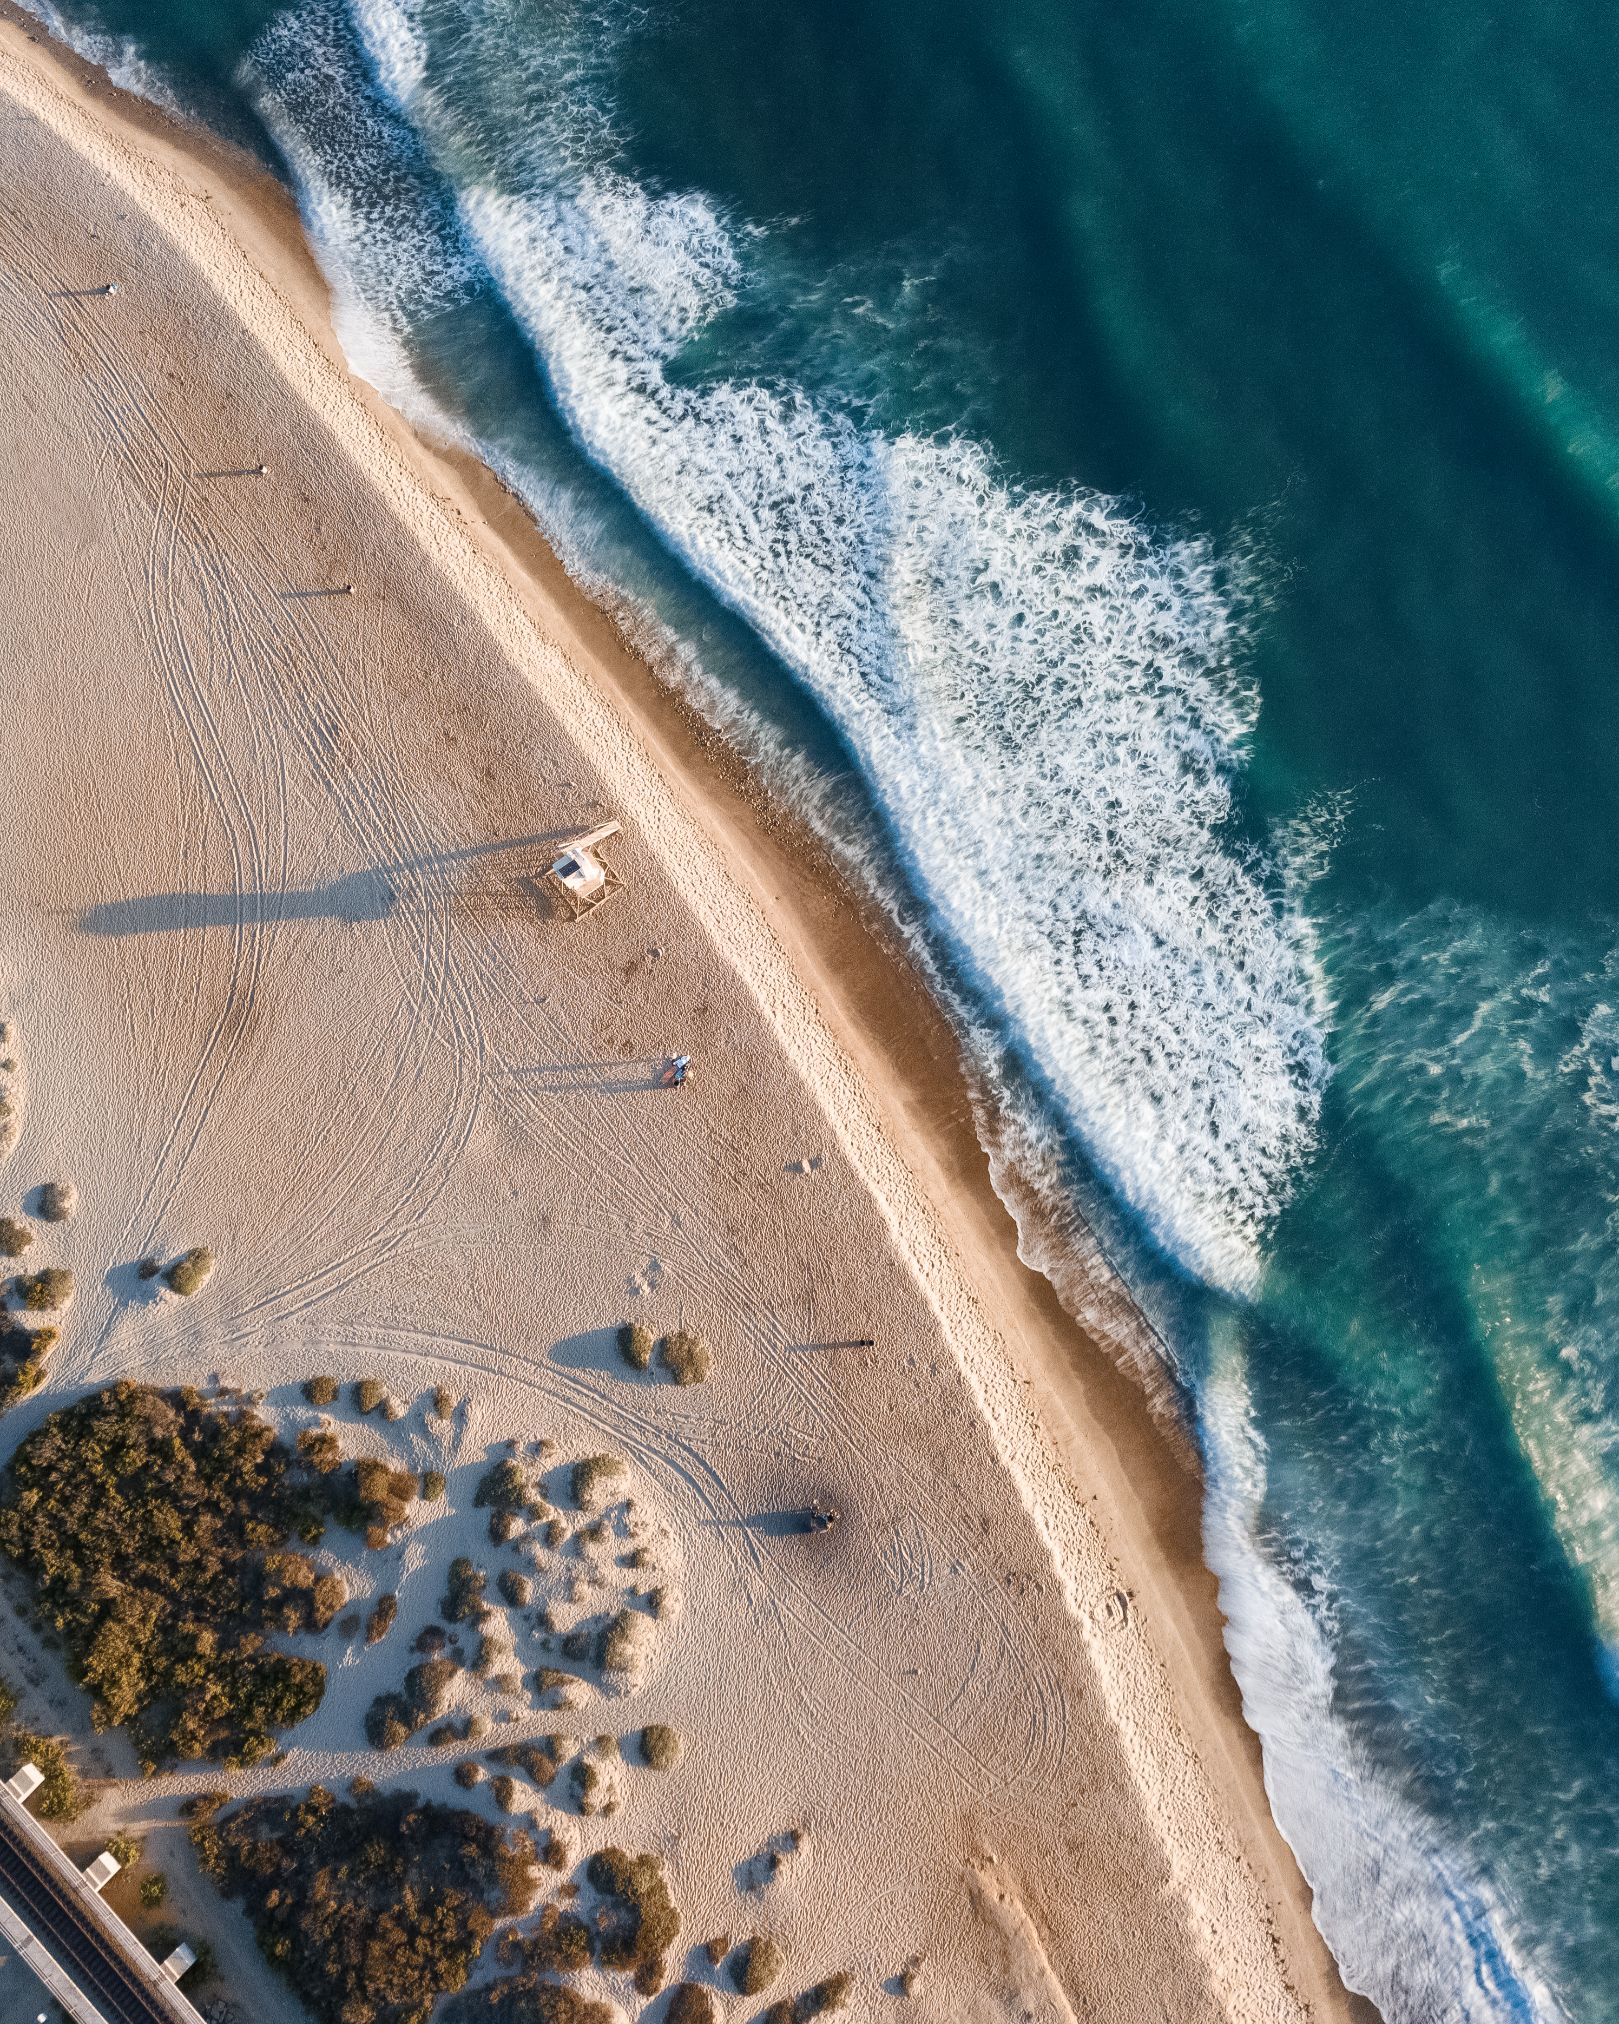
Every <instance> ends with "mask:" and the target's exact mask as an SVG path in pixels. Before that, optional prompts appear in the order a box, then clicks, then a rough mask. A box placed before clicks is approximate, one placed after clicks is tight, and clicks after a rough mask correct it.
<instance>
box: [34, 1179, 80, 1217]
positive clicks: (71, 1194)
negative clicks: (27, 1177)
mask: <svg viewBox="0 0 1619 2024" xmlns="http://www.w3.org/2000/svg"><path fill="white" fill-rule="evenodd" d="M78 1206H79V1191H78V1189H77V1188H76V1187H74V1185H73V1183H72V1182H71V1181H47V1182H46V1183H45V1185H44V1187H42V1188H41V1189H40V1191H39V1204H38V1207H37V1208H36V1210H35V1214H36V1215H38V1216H39V1218H40V1220H41V1221H42V1222H46V1223H65V1222H66V1221H67V1219H68V1217H69V1216H71V1215H72V1214H73V1211H74V1210H75V1209H76V1208H77V1207H78Z"/></svg>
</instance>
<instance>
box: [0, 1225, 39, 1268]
mask: <svg viewBox="0 0 1619 2024" xmlns="http://www.w3.org/2000/svg"><path fill="white" fill-rule="evenodd" d="M33 1241H34V1233H33V1231H32V1230H30V1229H29V1227H28V1225H27V1224H26V1223H24V1222H22V1221H21V1220H20V1219H19V1218H18V1217H16V1216H0V1258H20V1257H21V1256H22V1254H23V1253H24V1252H25V1251H26V1250H27V1249H28V1247H29V1245H30V1244H32V1243H33Z"/></svg>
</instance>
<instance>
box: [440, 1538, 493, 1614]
mask: <svg viewBox="0 0 1619 2024" xmlns="http://www.w3.org/2000/svg"><path fill="white" fill-rule="evenodd" d="M488 1586H489V1577H488V1576H487V1575H486V1574H485V1573H484V1571H483V1569H482V1568H480V1567H474V1566H473V1564H472V1562H471V1561H470V1560H468V1559H467V1558H466V1556H465V1555H464V1554H462V1555H458V1556H457V1558H456V1559H454V1560H452V1561H451V1562H450V1572H449V1576H448V1579H447V1582H446V1586H445V1590H444V1600H443V1601H442V1602H441V1603H440V1604H439V1610H438V1613H439V1615H440V1616H441V1617H443V1619H444V1621H445V1622H446V1623H482V1621H483V1619H484V1618H485V1617H486V1616H487V1615H488V1614H489V1605H488V1603H486V1602H485V1601H484V1599H483V1598H484V1591H485V1589H486V1588H487V1587H488Z"/></svg>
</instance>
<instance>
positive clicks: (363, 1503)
mask: <svg viewBox="0 0 1619 2024" xmlns="http://www.w3.org/2000/svg"><path fill="white" fill-rule="evenodd" d="M350 1497H351V1502H350V1503H349V1505H348V1508H347V1509H346V1510H345V1511H344V1512H343V1513H342V1514H341V1522H342V1523H344V1524H346V1525H348V1527H349V1529H350V1530H351V1531H355V1532H362V1531H363V1532H364V1534H365V1543H366V1545H367V1546H370V1547H377V1546H385V1545H386V1544H387V1543H388V1535H389V1534H390V1533H391V1532H392V1531H393V1530H394V1528H395V1527H396V1526H399V1525H403V1524H404V1522H405V1520H406V1518H407V1517H408V1516H409V1515H410V1507H411V1505H412V1504H414V1503H415V1501H416V1477H415V1474H414V1473H413V1471H411V1470H409V1469H399V1468H395V1467H393V1466H392V1464H390V1463H388V1462H382V1461H378V1460H377V1459H376V1458H375V1457H374V1456H370V1455H366V1456H362V1457H361V1458H360V1460H359V1461H357V1462H355V1463H354V1464H353V1476H352V1487H351V1491H350ZM379 1534H380V1535H381V1536H380V1537H378V1536H377V1535H379Z"/></svg>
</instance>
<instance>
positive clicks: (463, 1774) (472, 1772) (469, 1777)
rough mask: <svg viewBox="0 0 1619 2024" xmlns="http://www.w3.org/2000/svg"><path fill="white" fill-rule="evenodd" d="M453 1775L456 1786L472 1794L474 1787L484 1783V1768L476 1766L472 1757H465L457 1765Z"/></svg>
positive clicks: (479, 1765)
mask: <svg viewBox="0 0 1619 2024" xmlns="http://www.w3.org/2000/svg"><path fill="white" fill-rule="evenodd" d="M453 1775H454V1778H455V1782H456V1784H457V1785H459V1786H462V1787H463V1788H464V1789H465V1790H466V1791H468V1792H470V1791H471V1790H472V1788H473V1786H474V1785H478V1784H481V1783H482V1781H483V1766H482V1765H481V1764H474V1763H473V1761H472V1759H471V1758H470V1757H465V1758H463V1759H462V1760H461V1762H460V1763H459V1764H457V1765H456V1767H455V1771H454V1774H453Z"/></svg>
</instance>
